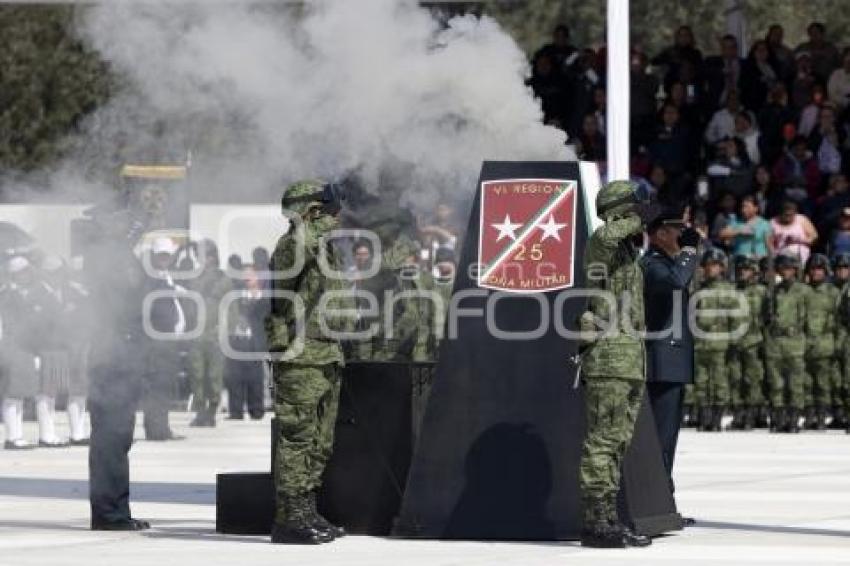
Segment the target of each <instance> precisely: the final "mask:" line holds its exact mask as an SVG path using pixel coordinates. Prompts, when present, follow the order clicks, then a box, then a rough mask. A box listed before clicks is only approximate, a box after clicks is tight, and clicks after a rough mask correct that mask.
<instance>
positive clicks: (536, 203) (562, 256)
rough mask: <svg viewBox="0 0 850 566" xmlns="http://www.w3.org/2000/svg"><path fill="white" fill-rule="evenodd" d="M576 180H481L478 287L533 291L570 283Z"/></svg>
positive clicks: (563, 286) (571, 283)
mask: <svg viewBox="0 0 850 566" xmlns="http://www.w3.org/2000/svg"><path fill="white" fill-rule="evenodd" d="M577 192H578V184H577V182H576V181H571V180H563V179H504V180H499V181H485V182H483V183H481V225H480V228H479V236H478V262H479V264H480V265H479V267H478V286H479V287H485V288H488V289H498V290H501V291H513V292H518V293H534V292H543V291H554V290H557V289H565V288H567V287H572V285H573V257H574V255H575V254H574V251H575V216H576V198H577Z"/></svg>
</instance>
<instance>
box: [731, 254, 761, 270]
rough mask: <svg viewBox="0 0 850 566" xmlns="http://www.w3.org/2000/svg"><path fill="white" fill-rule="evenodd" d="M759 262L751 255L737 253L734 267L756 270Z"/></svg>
mask: <svg viewBox="0 0 850 566" xmlns="http://www.w3.org/2000/svg"><path fill="white" fill-rule="evenodd" d="M758 268H759V262H758V260H756V258H754V257H753V256H751V255H745V254H738V255H736V256H735V269H736V270H738V269H752V270H754V271H758Z"/></svg>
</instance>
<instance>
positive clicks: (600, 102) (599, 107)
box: [582, 86, 608, 133]
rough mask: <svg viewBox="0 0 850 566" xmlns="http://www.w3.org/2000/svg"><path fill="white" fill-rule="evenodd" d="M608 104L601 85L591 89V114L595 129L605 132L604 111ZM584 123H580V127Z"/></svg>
mask: <svg viewBox="0 0 850 566" xmlns="http://www.w3.org/2000/svg"><path fill="white" fill-rule="evenodd" d="M607 105H608V95H607V94H606V92H605V89H604V88H603V87H601V86H598V87H596V88H595V89H593V116H594V118H595V119H596V129H597V130H598V131H600V132H603V133H604V132H605V112H606V106H607ZM583 126H584V124H583V123H582V127H583Z"/></svg>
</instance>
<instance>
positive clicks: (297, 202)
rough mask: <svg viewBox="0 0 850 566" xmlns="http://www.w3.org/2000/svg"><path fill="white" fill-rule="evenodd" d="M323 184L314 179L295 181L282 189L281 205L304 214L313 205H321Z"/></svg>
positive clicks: (285, 208) (284, 208)
mask: <svg viewBox="0 0 850 566" xmlns="http://www.w3.org/2000/svg"><path fill="white" fill-rule="evenodd" d="M324 187H325V184H324V183H323V182H322V181H318V180H315V179H312V180H305V181H297V182H295V183H292V184H291V185H289V186H288V187H286V189H285V190H284V191H283V199H281V207H282V208H283V210H285V211H286V210H289V211H291V212H295V213H297V214H304V213H305V212H307V211H308V210H309V209H310V208H311V207H313V206H321V204H322V192H323V190H324Z"/></svg>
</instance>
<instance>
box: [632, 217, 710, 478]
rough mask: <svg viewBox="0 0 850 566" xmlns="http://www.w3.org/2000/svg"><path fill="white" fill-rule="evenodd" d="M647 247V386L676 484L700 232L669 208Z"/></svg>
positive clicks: (691, 346) (654, 225)
mask: <svg viewBox="0 0 850 566" xmlns="http://www.w3.org/2000/svg"><path fill="white" fill-rule="evenodd" d="M647 231H648V232H649V240H650V247H649V251H648V252H647V253H646V255H645V256H644V257H643V259H642V260H641V267H642V268H643V273H644V304H645V305H646V330H647V340H646V360H647V369H646V381H647V383H646V386H647V391H648V393H649V399H650V403H651V405H652V412H653V415H654V417H655V426H656V428H657V430H658V439H659V441H660V443H661V452H662V455H663V457H664V467H665V468H666V470H667V474H668V475H669V476H670V478H671V479H670V485H671V487H672V486H673V480H672V472H673V460H674V457H675V454H676V443H677V442H678V439H679V427H680V425H681V422H682V401H683V398H684V392H685V385H686V384H688V383H692V382H693V375H694V342H693V336H692V334H691V330H690V327H689V325H688V300H689V298H690V294H689V292H688V287H689V285H690V282H691V279H692V278H693V276H694V271H695V270H696V267H697V264H698V261H697V258H698V256H697V245H698V244H699V240H700V237H699V234H697V232H696V231H695V230H694V229H693V228H685V225H684V222H683V220H682V217H681V215H680V214H672V213H665V214H662V215H661V216H660V217H659V218H657V219H656V220H655V221H653V222H652V223H650V225H649V226H648V227H647Z"/></svg>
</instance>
